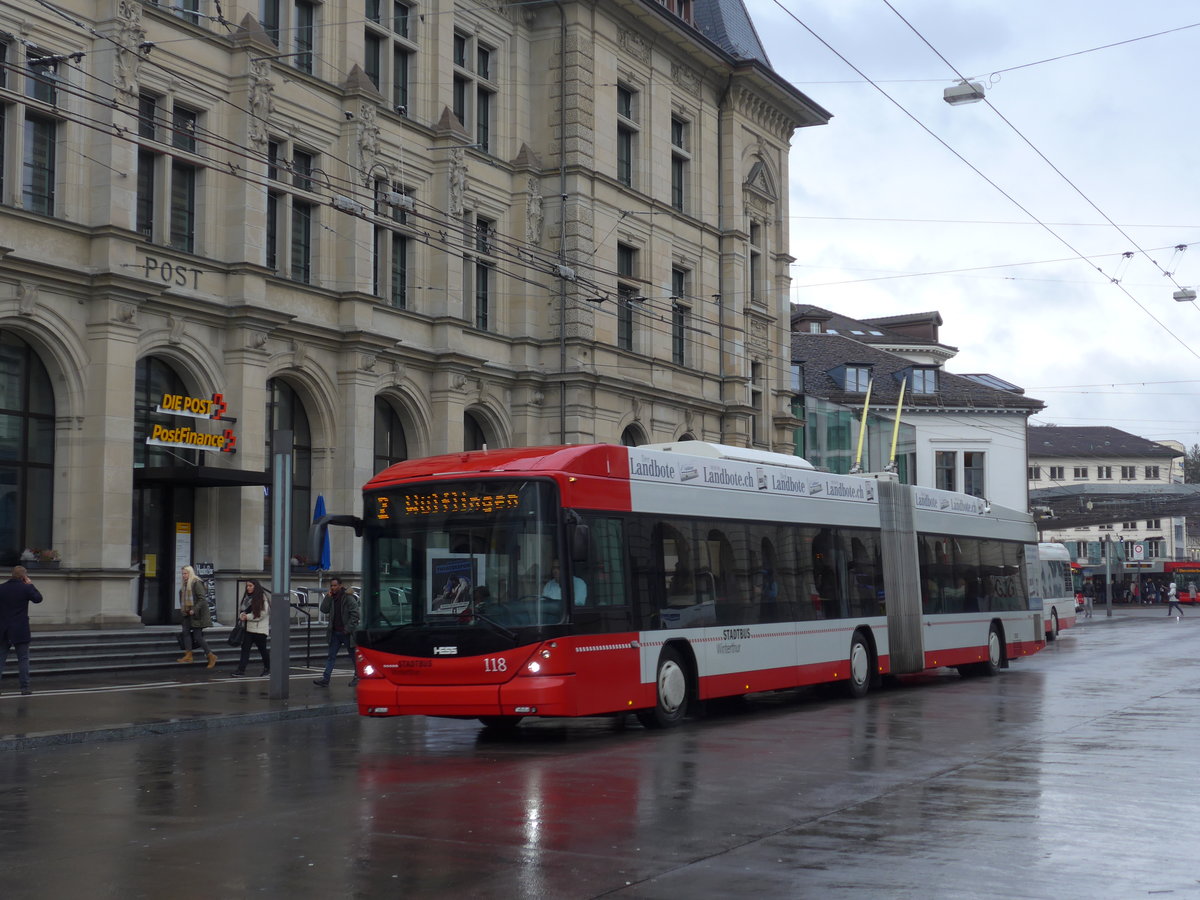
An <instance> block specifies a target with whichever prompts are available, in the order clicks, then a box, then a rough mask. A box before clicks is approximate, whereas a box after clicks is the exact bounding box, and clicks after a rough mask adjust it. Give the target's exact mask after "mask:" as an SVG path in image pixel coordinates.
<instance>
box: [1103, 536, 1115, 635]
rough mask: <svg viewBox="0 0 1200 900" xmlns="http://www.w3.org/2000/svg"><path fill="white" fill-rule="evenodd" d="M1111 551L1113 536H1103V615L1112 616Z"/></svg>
mask: <svg viewBox="0 0 1200 900" xmlns="http://www.w3.org/2000/svg"><path fill="white" fill-rule="evenodd" d="M1112 552H1113V536H1112V535H1111V534H1106V535H1105V536H1104V610H1105V612H1104V615H1105V616H1107V617H1108V618H1110V619H1111V618H1112V595H1113V590H1112Z"/></svg>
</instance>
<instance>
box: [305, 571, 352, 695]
mask: <svg viewBox="0 0 1200 900" xmlns="http://www.w3.org/2000/svg"><path fill="white" fill-rule="evenodd" d="M321 612H322V613H324V614H325V615H326V616H328V617H329V619H328V622H327V624H326V625H325V638H326V640H328V641H329V656H328V657H327V658H326V659H325V674H323V675H322V676H321V677H320V678H314V679H313V684H319V685H320V686H321V687H329V677H330V676H331V675H332V674H333V664H334V663H335V662H337V655H338V651H340V650H341V649H342V647H345V648H346V652H347V653H348V654H349V655H350V667H351V668H354V632H355V630H356V629H357V628H358V619H359V602H358V598H357V597H355V596H354V595H353V594H352V593H350V592H349V591H347V590H346V588H345V587H343V586H342V580H341V579H340V578H330V579H329V593H328V594H326V595H325V596H324V597H323V598H322V599H321ZM350 684H351V686H353V685H356V684H358V676H357V675H355V677H353V678H351V679H350Z"/></svg>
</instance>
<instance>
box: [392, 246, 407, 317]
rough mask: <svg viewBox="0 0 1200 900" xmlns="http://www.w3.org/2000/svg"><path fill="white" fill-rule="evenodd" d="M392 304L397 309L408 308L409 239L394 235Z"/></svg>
mask: <svg viewBox="0 0 1200 900" xmlns="http://www.w3.org/2000/svg"><path fill="white" fill-rule="evenodd" d="M391 268H392V271H391V275H392V278H391V285H390V287H391V292H390V293H391V302H392V306H394V307H395V308H396V309H407V308H408V238H407V237H405V236H404V235H402V234H393V235H392V267H391Z"/></svg>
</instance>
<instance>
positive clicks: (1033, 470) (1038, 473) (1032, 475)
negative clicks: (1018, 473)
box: [1026, 466, 1042, 481]
mask: <svg viewBox="0 0 1200 900" xmlns="http://www.w3.org/2000/svg"><path fill="white" fill-rule="evenodd" d="M1026 471H1027V473H1028V474H1027V476H1026V477H1027V478H1028V479H1029V480H1030V481H1041V480H1042V467H1041V466H1030V467H1029V468H1028V469H1027V470H1026Z"/></svg>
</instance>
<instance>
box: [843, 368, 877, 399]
mask: <svg viewBox="0 0 1200 900" xmlns="http://www.w3.org/2000/svg"><path fill="white" fill-rule="evenodd" d="M843 373H844V377H843V381H842V389H843V390H845V391H849V392H850V393H855V394H865V393H866V392H867V385H869V384H870V383H871V369H870V367H869V366H846V368H845V369H844V370H843Z"/></svg>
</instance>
